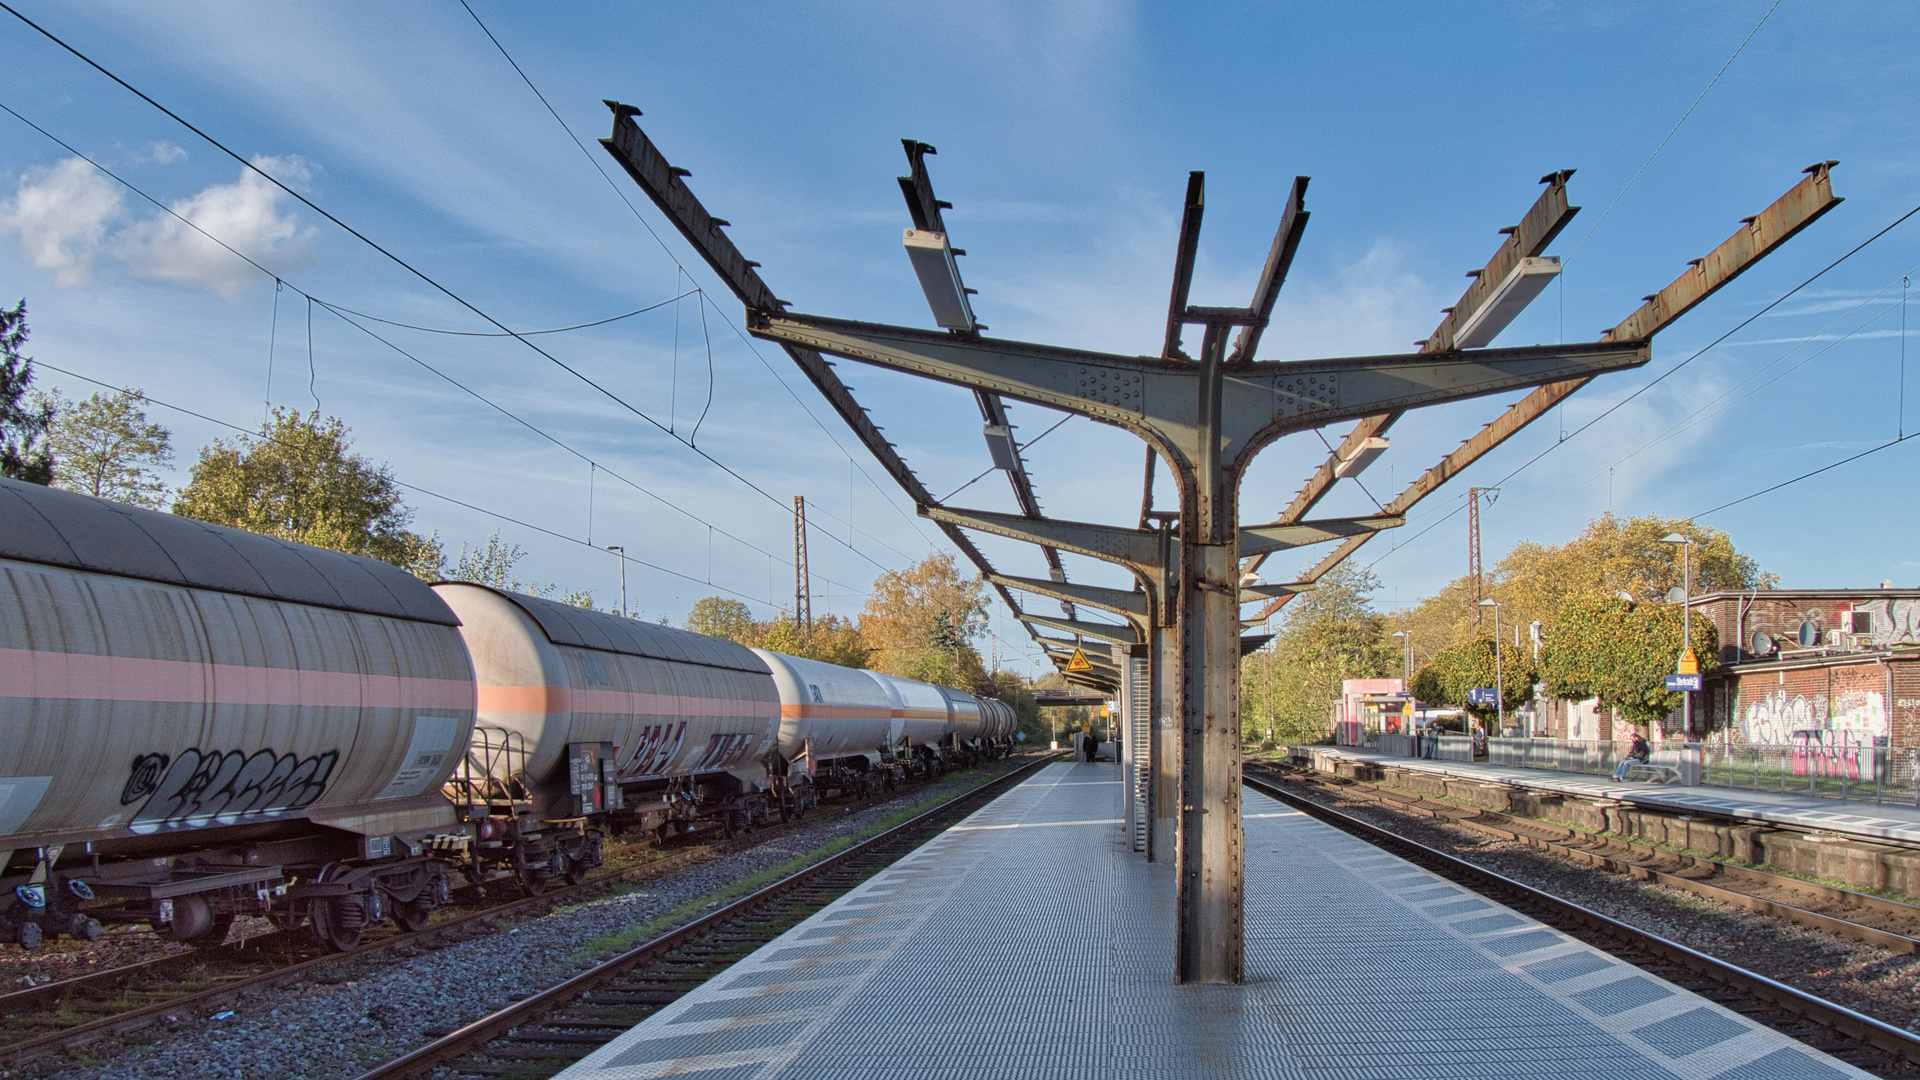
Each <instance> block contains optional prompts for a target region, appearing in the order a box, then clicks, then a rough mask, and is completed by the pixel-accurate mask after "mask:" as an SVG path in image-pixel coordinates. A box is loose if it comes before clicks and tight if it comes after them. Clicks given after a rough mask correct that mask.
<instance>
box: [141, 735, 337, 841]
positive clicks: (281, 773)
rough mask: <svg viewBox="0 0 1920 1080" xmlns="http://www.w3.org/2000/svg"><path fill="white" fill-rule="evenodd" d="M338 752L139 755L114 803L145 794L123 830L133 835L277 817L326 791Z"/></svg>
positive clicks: (220, 752)
mask: <svg viewBox="0 0 1920 1080" xmlns="http://www.w3.org/2000/svg"><path fill="white" fill-rule="evenodd" d="M339 760H340V751H338V750H329V751H327V752H325V753H323V754H314V755H312V756H311V757H307V758H301V757H299V756H297V755H294V754H277V753H275V752H274V751H272V750H256V751H254V752H253V753H252V754H248V753H247V752H246V751H244V750H228V751H225V752H222V751H219V750H209V751H204V752H203V751H200V750H197V749H195V750H187V751H183V752H182V753H181V754H180V756H179V757H176V758H173V759H172V760H171V761H169V760H168V758H167V756H166V755H165V754H144V755H142V756H140V757H137V758H135V759H134V761H133V765H132V767H131V768H130V769H129V770H128V775H127V783H126V786H125V787H124V788H122V789H121V795H120V798H121V802H122V803H131V802H132V801H134V800H135V799H138V798H140V797H141V796H142V795H146V796H148V797H147V801H146V803H145V804H144V805H142V806H141V807H140V810H139V812H138V813H136V814H134V816H133V821H132V822H130V823H129V827H130V828H131V829H132V830H133V831H134V832H137V833H152V832H163V831H166V830H170V829H197V828H205V827H207V826H209V825H231V824H234V823H236V822H240V821H247V820H254V819H259V818H265V817H279V816H284V815H287V814H292V813H297V812H298V811H301V810H304V809H306V808H307V807H308V806H311V805H313V803H314V801H315V800H317V799H319V798H320V796H321V795H323V794H325V793H326V790H327V781H328V779H330V778H331V777H332V775H333V767H334V765H335V764H337V763H338V762H339Z"/></svg>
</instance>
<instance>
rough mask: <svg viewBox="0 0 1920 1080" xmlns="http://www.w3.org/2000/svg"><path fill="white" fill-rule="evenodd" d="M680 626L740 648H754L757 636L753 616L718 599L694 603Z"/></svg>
mask: <svg viewBox="0 0 1920 1080" xmlns="http://www.w3.org/2000/svg"><path fill="white" fill-rule="evenodd" d="M680 625H681V626H683V627H685V628H686V629H688V630H691V631H693V632H694V633H696V634H705V635H707V636H708V637H717V638H726V639H727V640H728V641H737V642H739V643H740V644H742V645H754V644H758V639H759V636H760V628H759V625H758V624H757V623H755V622H754V621H753V612H751V611H748V610H747V605H745V604H743V603H741V602H740V601H738V600H730V599H727V598H726V597H722V596H708V597H703V598H701V599H699V600H695V601H694V602H693V607H692V609H691V610H689V611H688V612H687V617H686V620H685V621H684V622H682V623H681V624H680Z"/></svg>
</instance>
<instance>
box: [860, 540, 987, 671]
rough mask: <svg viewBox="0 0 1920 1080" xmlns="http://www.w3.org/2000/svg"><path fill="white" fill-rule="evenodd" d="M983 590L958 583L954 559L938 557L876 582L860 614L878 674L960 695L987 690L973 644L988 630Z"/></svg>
mask: <svg viewBox="0 0 1920 1080" xmlns="http://www.w3.org/2000/svg"><path fill="white" fill-rule="evenodd" d="M986 616H987V600H986V588H985V586H984V585H983V584H982V583H981V580H980V578H978V577H971V578H968V577H962V576H961V575H960V571H959V568H958V567H957V566H956V565H955V564H954V561H953V556H952V555H949V554H947V553H946V552H937V553H935V554H933V555H929V556H927V557H926V558H925V559H922V560H921V561H920V562H918V563H916V564H914V565H913V566H911V567H908V568H907V569H905V570H889V571H887V572H886V573H883V574H881V575H880V576H879V577H878V578H876V579H874V582H873V592H872V593H871V594H869V595H868V597H867V603H866V606H865V607H864V608H863V609H862V610H861V612H860V635H861V637H863V638H864V639H865V640H866V646H867V647H868V648H869V649H871V650H872V654H871V655H872V660H871V666H872V667H873V669H874V670H876V671H883V672H886V673H887V674H889V675H898V676H900V677H901V678H905V679H918V680H920V681H921V682H930V683H937V684H939V685H942V686H951V687H954V688H956V689H961V690H973V689H985V688H986V686H987V685H988V682H987V671H986V665H985V664H984V663H983V662H982V661H981V659H980V653H979V651H978V650H976V649H975V648H974V647H973V644H972V642H973V639H974V638H975V637H977V636H979V633H980V630H981V628H982V627H983V626H985V625H986Z"/></svg>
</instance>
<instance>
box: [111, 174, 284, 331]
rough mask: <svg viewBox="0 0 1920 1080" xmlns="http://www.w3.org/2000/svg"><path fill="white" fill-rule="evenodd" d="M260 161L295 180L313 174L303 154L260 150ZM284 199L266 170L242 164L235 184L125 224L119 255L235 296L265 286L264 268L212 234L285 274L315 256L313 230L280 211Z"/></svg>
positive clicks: (137, 267) (163, 275)
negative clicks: (274, 154) (263, 153)
mask: <svg viewBox="0 0 1920 1080" xmlns="http://www.w3.org/2000/svg"><path fill="white" fill-rule="evenodd" d="M254 165H255V166H257V167H258V168H259V169H260V170H262V171H264V172H267V173H271V174H273V175H275V176H281V177H285V178H286V179H287V180H290V181H298V180H304V179H306V178H307V177H308V176H309V172H308V170H307V167H306V165H305V163H303V162H301V161H300V160H299V159H298V158H292V157H286V158H275V157H266V156H261V157H256V158H254ZM284 198H286V194H285V192H282V191H281V190H280V189H279V188H278V187H275V186H274V185H273V184H272V183H271V182H270V181H268V180H266V179H265V178H263V177H262V176H260V174H259V173H257V172H254V171H253V170H252V169H243V170H242V171H241V173H240V177H239V179H237V180H235V181H234V182H233V183H231V184H215V185H214V186H212V187H209V188H207V189H206V190H204V191H202V192H200V193H199V194H197V195H193V196H191V197H189V198H185V199H181V200H180V201H178V202H176V203H174V204H173V205H172V207H171V209H172V211H173V213H172V214H162V215H158V216H155V217H153V218H150V219H148V220H146V221H142V222H138V223H136V224H133V225H130V226H128V227H127V228H125V229H123V230H121V231H120V233H119V234H118V235H117V236H115V238H114V253H115V254H117V255H119V256H120V257H121V258H122V259H124V260H126V262H127V265H128V266H129V267H130V268H131V269H132V270H133V272H134V273H135V274H136V275H138V276H140V277H145V278H151V279H154V280H158V281H171V282H174V283H176V284H180V285H187V286H191V287H194V288H201V289H206V290H208V291H209V292H213V293H215V294H217V295H219V296H222V297H225V298H226V299H229V300H232V299H235V298H237V297H238V296H239V295H240V294H241V293H242V292H244V291H246V290H247V289H248V288H250V287H252V286H254V285H257V284H259V282H260V281H261V278H260V275H259V271H257V270H255V269H254V268H253V267H251V266H248V265H247V264H246V263H244V262H242V261H241V260H239V259H237V258H235V257H234V255H233V252H232V251H227V250H226V249H225V248H222V247H221V246H220V245H219V244H216V243H214V242H213V241H212V240H209V239H208V238H207V237H208V236H215V237H218V238H219V239H220V241H221V243H224V244H226V245H227V247H229V248H232V249H233V251H237V252H239V253H241V254H242V255H245V256H246V257H248V258H250V259H252V260H253V261H255V262H258V263H262V264H263V265H266V266H268V267H269V268H271V269H273V270H276V271H278V272H282V273H284V272H285V271H287V270H289V269H292V268H294V267H298V266H303V265H306V264H307V263H308V262H310V261H311V260H312V255H311V252H310V250H309V248H310V245H311V244H312V241H313V236H314V230H313V229H311V228H306V229H303V228H301V227H300V224H299V222H298V221H296V220H295V219H294V217H293V216H292V215H291V214H282V213H281V212H280V201H281V200H282V199H284ZM175 215H178V216H175ZM182 218H184V219H186V220H185V221H182V220H181V219H182ZM187 222H191V223H192V226H189V225H188V224H187ZM203 232H204V233H205V234H206V235H202V233H203Z"/></svg>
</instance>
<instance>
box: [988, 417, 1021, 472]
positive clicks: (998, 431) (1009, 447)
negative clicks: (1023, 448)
mask: <svg viewBox="0 0 1920 1080" xmlns="http://www.w3.org/2000/svg"><path fill="white" fill-rule="evenodd" d="M986 436H987V453H989V454H992V455H993V467H994V468H996V469H1005V470H1007V471H1008V472H1018V471H1019V469H1020V455H1019V453H1018V452H1017V451H1015V450H1014V448H1013V429H1012V428H1010V427H1006V426H1004V425H1001V424H988V425H987V426H986Z"/></svg>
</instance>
